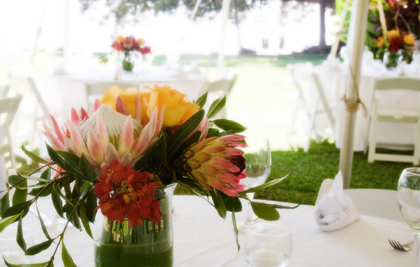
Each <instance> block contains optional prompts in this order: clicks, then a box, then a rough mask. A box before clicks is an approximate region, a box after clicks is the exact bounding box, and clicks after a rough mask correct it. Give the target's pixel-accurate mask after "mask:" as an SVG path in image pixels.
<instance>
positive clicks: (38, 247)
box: [25, 239, 53, 256]
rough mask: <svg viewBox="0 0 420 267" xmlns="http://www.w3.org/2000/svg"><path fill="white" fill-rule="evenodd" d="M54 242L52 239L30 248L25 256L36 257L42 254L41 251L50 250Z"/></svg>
mask: <svg viewBox="0 0 420 267" xmlns="http://www.w3.org/2000/svg"><path fill="white" fill-rule="evenodd" d="M52 242H53V240H52V239H50V240H47V241H44V242H42V243H39V244H36V245H35V246H32V247H30V248H28V249H27V250H26V251H25V255H28V256H33V255H36V254H38V253H40V252H41V251H44V250H46V249H48V248H49V247H50V246H51V244H52Z"/></svg>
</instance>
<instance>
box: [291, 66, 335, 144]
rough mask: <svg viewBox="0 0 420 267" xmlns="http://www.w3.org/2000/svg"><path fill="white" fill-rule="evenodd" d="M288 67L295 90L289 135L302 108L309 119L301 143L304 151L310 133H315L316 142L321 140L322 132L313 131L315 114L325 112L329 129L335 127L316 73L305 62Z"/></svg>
mask: <svg viewBox="0 0 420 267" xmlns="http://www.w3.org/2000/svg"><path fill="white" fill-rule="evenodd" d="M288 69H289V71H290V73H291V75H292V79H293V82H294V84H295V88H296V92H297V95H296V100H295V104H294V106H293V108H292V112H291V118H290V126H289V136H290V137H291V136H292V135H293V133H294V125H295V121H296V117H297V113H298V112H299V110H302V111H303V112H304V114H305V115H306V117H307V118H308V120H309V123H308V125H307V130H306V140H305V143H304V145H303V150H304V151H305V152H306V151H308V150H309V145H310V142H311V135H312V133H314V134H315V139H316V140H317V141H318V142H320V141H321V140H322V134H320V133H318V131H315V129H316V127H315V119H316V117H317V115H320V114H326V116H327V120H328V123H329V125H330V127H331V130H334V128H335V119H334V116H333V111H332V108H331V106H330V104H329V102H328V100H327V97H326V95H325V92H324V90H323V88H322V85H321V82H320V81H319V78H318V76H317V74H316V73H314V72H313V71H312V70H311V68H309V66H308V65H307V64H305V65H301V64H296V65H289V66H288ZM305 88H306V90H305Z"/></svg>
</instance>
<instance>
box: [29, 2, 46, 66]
mask: <svg viewBox="0 0 420 267" xmlns="http://www.w3.org/2000/svg"><path fill="white" fill-rule="evenodd" d="M46 6H47V0H44V3H43V5H42V11H41V18H40V19H39V24H38V29H37V32H36V37H35V43H34V48H33V49H32V56H31V65H33V64H34V62H35V56H36V52H37V50H38V41H39V36H40V35H41V32H42V21H43V20H44V13H45V7H46Z"/></svg>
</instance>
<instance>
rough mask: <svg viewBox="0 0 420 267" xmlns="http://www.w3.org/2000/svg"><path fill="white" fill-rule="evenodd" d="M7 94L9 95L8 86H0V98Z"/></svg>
mask: <svg viewBox="0 0 420 267" xmlns="http://www.w3.org/2000/svg"><path fill="white" fill-rule="evenodd" d="M8 93H9V86H8V85H4V86H1V85H0V97H6V96H7V94H8Z"/></svg>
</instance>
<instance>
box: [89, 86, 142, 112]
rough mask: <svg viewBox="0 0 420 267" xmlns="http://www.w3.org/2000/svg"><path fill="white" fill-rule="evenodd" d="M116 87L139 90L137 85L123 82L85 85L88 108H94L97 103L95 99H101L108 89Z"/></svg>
mask: <svg viewBox="0 0 420 267" xmlns="http://www.w3.org/2000/svg"><path fill="white" fill-rule="evenodd" d="M114 85H116V86H118V87H120V88H121V89H123V90H125V89H127V88H129V87H135V88H138V87H137V84H135V83H129V82H122V81H112V82H92V83H85V88H86V100H87V103H88V107H89V108H93V103H94V102H95V99H96V98H98V97H101V96H102V95H103V93H104V92H105V91H106V90H107V89H108V88H110V87H111V86H114Z"/></svg>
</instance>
